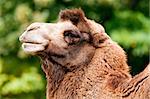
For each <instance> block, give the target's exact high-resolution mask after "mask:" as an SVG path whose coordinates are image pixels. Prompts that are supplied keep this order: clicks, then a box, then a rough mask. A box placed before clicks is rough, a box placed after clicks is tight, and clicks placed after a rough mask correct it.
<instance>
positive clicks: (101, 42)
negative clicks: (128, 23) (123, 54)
mask: <svg viewBox="0 0 150 99" xmlns="http://www.w3.org/2000/svg"><path fill="white" fill-rule="evenodd" d="M87 24H88V28H89V30H90V35H91V37H92V43H93V45H94V46H95V47H102V46H107V44H108V43H107V41H108V39H110V37H109V36H108V35H107V34H106V33H105V30H104V28H103V26H102V25H100V24H98V23H96V22H95V21H92V20H88V19H87Z"/></svg>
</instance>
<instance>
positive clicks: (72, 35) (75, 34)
mask: <svg viewBox="0 0 150 99" xmlns="http://www.w3.org/2000/svg"><path fill="white" fill-rule="evenodd" d="M64 36H68V37H70V38H80V36H79V33H78V32H77V31H72V30H69V31H65V32H64Z"/></svg>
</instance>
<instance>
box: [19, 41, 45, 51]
mask: <svg viewBox="0 0 150 99" xmlns="http://www.w3.org/2000/svg"><path fill="white" fill-rule="evenodd" d="M22 48H23V50H24V51H25V52H26V53H36V52H39V51H42V50H44V49H45V46H44V45H43V44H35V43H23V44H22Z"/></svg>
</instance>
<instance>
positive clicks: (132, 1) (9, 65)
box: [0, 0, 150, 99]
mask: <svg viewBox="0 0 150 99" xmlns="http://www.w3.org/2000/svg"><path fill="white" fill-rule="evenodd" d="M66 8H82V9H83V10H84V11H85V14H86V16H87V17H88V18H90V19H93V20H95V21H96V22H99V23H101V24H102V25H103V26H104V27H105V28H106V32H107V33H108V34H109V35H110V36H111V37H112V39H113V40H115V41H117V42H118V43H119V44H120V45H121V46H122V47H123V48H124V49H125V51H126V52H127V54H128V57H129V62H128V63H129V65H131V66H132V70H133V71H132V74H133V75H134V74H136V73H138V72H139V71H141V70H142V69H143V68H144V67H141V66H146V64H147V63H148V62H149V60H148V56H149V55H148V53H149V47H150V28H149V26H150V20H149V14H148V13H149V12H148V0H0V99H11V98H13V99H43V98H45V90H46V89H45V88H46V87H45V84H46V83H45V78H44V77H45V75H44V73H43V72H42V70H41V68H40V63H39V60H38V59H37V58H35V57H31V56H28V55H26V54H25V53H24V52H23V51H22V49H21V44H20V42H19V40H18V37H19V35H21V33H22V32H23V30H24V29H25V28H26V27H27V26H28V25H29V24H31V23H32V22H56V20H57V17H58V13H59V11H60V10H61V9H66ZM24 97H25V98H24Z"/></svg>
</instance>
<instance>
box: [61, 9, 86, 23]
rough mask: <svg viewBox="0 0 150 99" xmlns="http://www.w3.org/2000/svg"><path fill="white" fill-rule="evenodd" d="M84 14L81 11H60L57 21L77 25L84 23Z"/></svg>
mask: <svg viewBox="0 0 150 99" xmlns="http://www.w3.org/2000/svg"><path fill="white" fill-rule="evenodd" d="M84 17H85V16H84V12H83V11H82V10H81V9H73V10H68V9H67V10H62V11H60V13H59V20H60V21H66V20H70V21H71V22H72V23H73V24H74V25H77V24H78V23H79V22H82V21H84Z"/></svg>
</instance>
